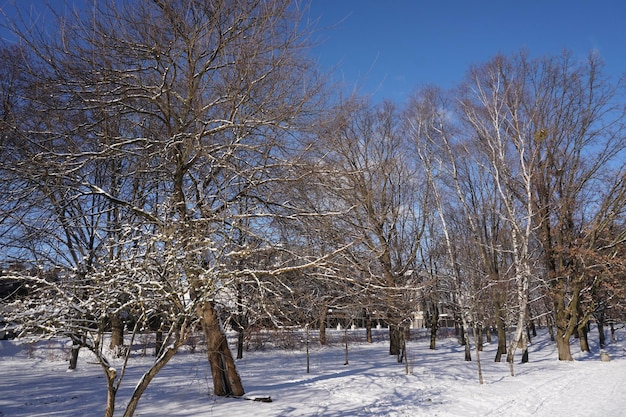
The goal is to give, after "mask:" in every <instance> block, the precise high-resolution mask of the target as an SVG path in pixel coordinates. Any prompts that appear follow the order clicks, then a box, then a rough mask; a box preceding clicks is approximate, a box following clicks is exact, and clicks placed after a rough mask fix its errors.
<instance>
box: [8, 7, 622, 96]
mask: <svg viewBox="0 0 626 417" xmlns="http://www.w3.org/2000/svg"><path fill="white" fill-rule="evenodd" d="M13 1H15V2H16V3H17V4H19V5H20V7H22V8H24V9H25V10H27V11H34V12H35V13H41V12H42V10H44V9H45V4H46V2H47V1H46V0H0V8H2V7H3V6H6V5H8V4H10V3H11V2H13ZM49 1H50V3H51V4H53V5H55V7H59V6H60V7H63V4H64V3H66V0H49ZM310 1H311V3H310V9H309V13H308V18H309V19H310V20H311V21H316V20H317V28H318V30H319V32H318V33H317V34H316V36H317V38H316V40H317V41H318V42H319V43H320V44H319V45H318V46H317V47H315V48H314V49H313V50H312V51H311V54H312V56H313V57H314V58H315V59H317V60H318V61H319V63H320V65H321V66H322V68H323V69H324V70H325V71H329V70H331V69H334V72H333V78H334V80H336V81H341V82H343V83H345V85H346V88H353V87H355V86H358V87H359V88H360V91H361V92H362V93H364V94H371V95H373V97H374V99H375V100H380V99H382V98H388V99H391V100H394V101H397V102H402V101H403V100H404V99H405V98H406V97H407V95H408V94H410V92H411V91H413V90H414V89H415V88H417V87H419V86H421V85H429V84H434V85H437V86H440V87H442V88H450V87H453V86H455V85H456V84H458V82H459V81H460V80H461V79H462V78H463V76H464V74H465V72H466V71H467V69H468V68H469V66H470V65H471V64H480V63H482V62H485V61H486V60H488V59H490V58H491V57H493V56H495V55H496V54H497V53H504V54H511V53H514V52H517V51H520V50H521V49H522V48H525V49H527V50H528V52H529V53H530V54H531V56H540V55H546V54H550V55H555V54H559V53H561V51H562V50H563V49H568V50H570V51H572V52H573V53H574V54H575V55H576V56H579V57H581V59H582V58H584V57H585V56H586V55H587V54H588V53H589V51H590V50H592V49H594V50H597V51H599V53H600V56H601V57H602V58H603V59H604V61H605V63H606V65H607V66H606V70H607V72H608V73H610V74H611V75H613V76H618V75H620V74H622V73H625V72H626V0H517V1H514V0H499V1H495V0H474V1H469V0H310ZM73 3H74V4H82V3H83V1H82V0H67V4H70V5H71V4H73ZM5 10H8V9H5ZM47 17H48V18H50V16H47Z"/></svg>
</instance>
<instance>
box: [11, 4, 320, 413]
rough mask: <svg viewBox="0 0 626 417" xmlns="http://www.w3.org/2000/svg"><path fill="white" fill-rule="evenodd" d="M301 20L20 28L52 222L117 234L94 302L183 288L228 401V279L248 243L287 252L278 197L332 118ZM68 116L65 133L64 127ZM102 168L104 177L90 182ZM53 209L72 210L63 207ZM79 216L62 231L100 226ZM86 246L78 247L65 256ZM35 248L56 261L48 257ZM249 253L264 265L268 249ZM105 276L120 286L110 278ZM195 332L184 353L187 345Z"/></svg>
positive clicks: (174, 303)
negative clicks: (278, 239) (316, 130)
mask: <svg viewBox="0 0 626 417" xmlns="http://www.w3.org/2000/svg"><path fill="white" fill-rule="evenodd" d="M299 12H300V10H299V9H298V7H294V5H293V4H292V3H291V2H288V1H280V0H276V1H270V2H257V1H241V2H230V1H215V2H204V1H191V2H186V1H185V2H183V1H174V2H162V1H156V0H155V1H149V0H145V1H144V0H138V1H129V2H121V3H120V2H114V1H105V2H94V3H93V5H92V7H90V9H89V13H86V14H81V11H77V12H76V14H75V15H72V16H68V17H63V16H58V17H59V19H60V21H59V25H58V27H59V28H60V29H59V32H58V33H56V34H55V37H50V36H49V35H48V33H49V32H48V31H47V30H45V31H44V30H41V31H37V30H35V31H27V30H21V28H20V26H19V24H16V25H15V26H14V30H15V32H16V34H17V35H18V36H19V37H20V39H21V42H22V44H23V45H24V48H25V50H27V55H28V57H29V58H28V62H26V61H24V62H25V63H24V65H23V69H24V70H25V72H26V73H27V74H28V76H29V77H31V79H32V82H33V84H32V85H33V86H37V88H38V90H33V91H32V97H33V98H32V100H31V101H30V104H31V105H32V112H31V114H30V119H24V120H26V121H29V120H30V121H31V125H30V126H29V125H25V126H22V128H21V131H22V132H23V138H26V139H27V141H26V143H27V144H29V145H32V146H33V148H34V149H35V150H33V151H32V152H30V155H31V156H32V157H34V158H40V159H41V161H43V162H42V163H40V164H38V165H37V166H38V167H41V171H40V172H36V173H35V174H33V175H35V179H36V180H38V181H40V182H41V184H42V186H43V187H50V186H51V184H55V185H58V194H52V193H47V194H45V197H46V198H47V201H44V200H42V205H41V210H42V211H41V212H40V214H43V210H48V211H50V210H53V211H54V210H56V211H57V212H58V211H59V207H60V208H62V209H65V205H66V204H67V202H68V201H66V200H64V199H65V198H68V197H69V198H70V200H69V201H70V202H71V203H72V204H75V206H72V207H82V208H83V209H84V210H87V211H89V213H92V217H91V218H93V216H96V215H97V216H99V217H98V221H96V222H95V227H94V228H93V230H94V233H95V230H96V229H98V231H99V232H100V231H105V233H102V234H93V235H89V236H99V237H101V236H105V240H103V241H102V242H101V245H100V248H103V249H104V250H105V252H106V253H108V256H106V255H105V256H99V255H101V254H100V252H99V251H98V250H97V248H95V247H94V248H93V253H94V254H97V255H98V263H97V265H96V264H94V265H93V268H92V269H89V270H87V271H86V273H85V274H83V275H81V277H84V278H85V279H89V280H91V281H90V282H91V284H90V285H89V286H88V287H85V288H86V289H87V290H88V294H87V296H86V298H85V300H86V301H87V300H89V301H90V302H103V301H102V300H101V298H100V297H106V300H107V302H109V303H112V302H113V299H111V298H110V297H109V295H110V294H107V293H106V292H103V291H102V290H101V286H104V285H108V283H109V281H108V279H120V280H123V281H124V280H125V282H128V285H130V286H131V287H132V285H136V287H134V290H140V293H141V294H143V295H144V296H146V297H147V299H145V300H143V303H144V304H149V302H150V297H153V296H154V294H155V292H154V291H144V288H147V287H149V286H150V284H149V283H158V284H154V285H158V286H164V285H165V284H166V283H167V285H165V286H164V287H162V288H161V289H162V290H167V291H171V292H168V293H167V294H169V295H168V296H167V297H165V301H163V302H164V303H166V304H167V305H168V308H169V310H168V311H170V312H171V314H173V316H172V317H171V318H169V320H168V322H169V323H179V325H180V323H183V322H184V323H185V328H186V329H193V325H194V323H199V324H200V325H201V327H202V329H203V330H204V334H205V337H206V341H207V349H208V356H209V358H208V359H209V362H210V364H211V370H212V376H213V383H214V393H215V394H216V395H242V394H243V393H244V390H243V385H242V383H241V380H240V378H239V376H238V374H237V371H236V367H235V363H234V361H233V358H232V356H231V353H230V350H229V347H228V344H227V341H226V337H225V333H224V329H223V328H222V326H221V324H220V321H219V317H218V314H217V310H216V302H217V300H219V299H220V297H228V296H229V294H231V293H230V292H227V291H226V289H229V288H231V286H232V285H234V284H235V283H236V279H234V278H236V276H237V275H236V274H233V270H232V269H229V268H228V267H226V266H227V265H234V263H233V262H230V259H231V258H241V256H242V255H246V250H245V247H243V246H240V247H242V248H243V249H242V250H233V249H235V247H236V245H237V244H240V243H241V242H242V241H241V240H240V237H239V234H238V233H239V232H241V231H243V232H245V233H248V234H252V235H253V236H255V237H261V239H262V240H265V241H266V242H268V243H272V242H275V239H274V238H273V236H268V235H266V234H265V233H267V232H268V229H267V224H268V219H270V218H271V217H272V216H275V215H276V214H275V213H276V210H272V209H271V208H275V207H279V206H281V205H284V201H278V200H274V197H275V196H274V195H273V192H272V190H273V187H274V185H275V184H279V183H283V182H286V181H292V180H294V179H295V178H300V177H301V176H302V173H300V172H298V161H300V160H301V159H302V158H303V155H304V153H306V149H307V143H306V135H307V129H308V127H309V126H311V125H312V124H313V121H314V120H316V118H318V117H319V116H320V115H322V114H323V112H321V107H320V106H319V104H320V103H321V101H320V98H321V92H322V91H323V90H322V83H321V82H320V79H319V77H318V75H317V74H316V73H315V69H314V66H313V64H312V62H311V61H310V60H309V59H308V58H307V57H306V56H305V54H304V47H305V46H306V43H307V38H306V34H307V30H308V29H306V28H304V29H301V28H300V27H298V22H299V21H300V19H299ZM40 93H45V94H43V95H42V94H40ZM38 97H39V98H40V97H47V98H49V99H46V100H41V99H38ZM61 114H63V115H64V116H63V117H65V119H64V120H65V121H64V123H61V124H57V123H56V122H57V121H58V120H59V119H55V117H61ZM70 116H71V117H70ZM36 118H40V119H36ZM38 120H42V121H43V123H45V127H42V126H43V125H36V123H38ZM3 129H4V127H3ZM25 162H26V161H24V163H25ZM44 162H45V163H47V165H45V164H44ZM103 166H104V167H105V168H102V172H103V173H104V174H105V177H104V180H102V181H100V180H98V179H97V178H96V177H94V176H92V175H86V174H87V173H89V172H91V169H94V168H96V167H97V168H98V169H99V168H100V167H103ZM3 167H6V165H4V166H3ZM107 167H108V168H107ZM18 175H22V176H23V175H26V176H27V177H28V175H31V174H30V173H28V172H27V171H23V170H22V171H19V172H18ZM31 177H32V175H31ZM68 190H70V191H71V194H67V192H68ZM13 196H16V194H13ZM53 196H57V197H56V199H57V201H58V204H59V205H57V206H55V205H54V204H50V201H49V200H50V198H52V197H53ZM25 197H28V195H26V196H25ZM89 199H91V202H90V203H87V204H85V203H84V201H85V200H89ZM244 200H245V201H246V202H248V203H246V204H243V203H242V202H243V201H244ZM12 201H15V203H14V204H17V202H19V203H20V204H22V203H25V202H27V201H28V200H27V199H26V198H21V197H20V198H17V197H16V198H14V200H12ZM95 202H102V204H103V206H102V207H103V208H102V209H100V206H98V205H97V204H96V203H95ZM104 202H106V203H104ZM3 203H4V202H3ZM81 203H82V204H81ZM6 204H8V205H10V204H13V203H11V202H7V203H6ZM98 204H99V203H98ZM72 216H73V217H72V218H71V222H70V221H69V220H68V218H67V216H57V218H58V219H61V220H63V219H65V220H67V221H68V226H67V230H72V231H75V230H76V229H75V226H76V224H75V223H76V222H83V221H84V222H87V223H89V217H85V213H81V212H76V213H74V212H73V213H72ZM243 220H245V221H243ZM20 224H23V223H20ZM241 224H245V227H240V226H238V225H241ZM234 231H238V232H237V233H234ZM32 232H36V233H42V232H41V230H40V229H37V228H33V229H31V230H30V231H24V232H23V233H22V236H21V237H22V238H23V239H22V241H23V242H26V243H25V245H26V244H31V242H34V240H33V239H32V238H31V237H32V236H33V235H32ZM87 237H88V236H87ZM73 243H74V241H73V240H72V238H71V237H70V238H68V239H66V247H67V245H70V244H73ZM29 249H32V250H33V251H36V252H37V251H38V253H39V254H41V253H42V252H41V251H42V246H31V247H30V248H29ZM257 250H260V251H263V250H266V248H265V247H264V245H260V246H258V249H257ZM60 252H61V253H72V252H65V251H64V250H60ZM292 254H293V253H292ZM81 255H82V254H77V255H76V258H77V259H79V260H80V264H81V265H82V264H83V263H84V256H81ZM247 256H249V257H250V258H251V259H253V258H254V250H253V251H251V252H249V253H248V254H247ZM155 260H159V261H160V262H158V263H155ZM298 260H303V258H301V257H298V258H296V260H294V261H293V262H292V265H290V266H289V268H295V267H299V266H298V265H296V264H295V263H297V261H298ZM311 262H312V261H311V260H310V259H308V260H306V262H305V265H304V266H309V265H310V264H311ZM163 265H167V267H168V269H167V270H164V269H163ZM135 268H139V271H140V272H139V273H134V271H138V269H135ZM104 271H106V272H107V273H108V274H110V275H109V276H108V278H107V280H105V281H99V280H97V279H95V277H96V276H97V277H100V276H101V274H103V273H104ZM131 272H132V273H131ZM261 272H262V273H266V274H269V275H272V276H278V275H280V274H281V273H284V272H285V269H284V268H283V269H281V267H280V266H277V265H271V267H270V269H269V270H266V271H261ZM244 274H245V275H246V276H255V273H254V271H251V270H250V269H247V270H246V271H244ZM129 276H130V277H134V278H132V279H130V278H129ZM129 281H130V282H129ZM144 281H145V282H144ZM59 291H61V289H59ZM89 291H90V292H89ZM221 291H224V293H223V295H222V293H221ZM168 297H169V298H168ZM180 297H182V300H190V302H185V303H182V302H181V298H180ZM185 297H188V298H185ZM124 299H125V297H122V298H121V299H120V300H124ZM131 299H132V300H135V302H136V303H139V302H140V300H137V299H136V298H133V297H131ZM115 302H117V303H118V304H119V300H118V301H115ZM154 303H155V304H154V306H153V307H154V308H156V306H157V305H159V303H158V300H154ZM109 305H111V304H109ZM122 308H123V306H121V305H118V306H117V307H115V309H114V310H112V311H109V313H108V314H112V313H118V312H120V311H122ZM145 308H146V309H148V310H149V306H146V307H145ZM190 311H191V312H193V314H194V316H195V318H191V316H190V315H189V314H190ZM146 314H147V313H146ZM113 317H114V316H113ZM182 318H184V319H185V320H181V319H182ZM180 330H181V332H180V334H181V336H180V339H178V341H179V342H180V341H182V340H183V339H184V335H185V334H186V332H185V331H182V328H181V329H180ZM176 345H178V344H176ZM170 352H171V351H169V350H167V355H166V356H165V357H163V358H164V359H167V358H169V357H170V356H169V354H170ZM174 352H175V349H174ZM103 363H104V362H103ZM159 363H160V364H161V363H162V362H159ZM107 378H108V381H111V378H109V377H108V376H107ZM109 386H110V387H111V384H109ZM142 387H145V385H142ZM110 392H114V390H110ZM138 394H139V395H138V396H137V397H134V398H133V401H131V404H130V405H129V407H128V408H127V411H126V413H127V415H131V414H132V413H133V412H134V407H136V405H137V401H138V398H139V396H140V394H141V393H140V392H139V393H138ZM109 405H110V407H109V409H108V410H107V413H108V414H112V413H113V405H114V404H113V402H111V403H110V404H109Z"/></svg>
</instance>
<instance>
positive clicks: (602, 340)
mask: <svg viewBox="0 0 626 417" xmlns="http://www.w3.org/2000/svg"><path fill="white" fill-rule="evenodd" d="M596 323H597V324H598V338H599V340H598V341H599V343H600V349H604V348H605V347H606V336H605V334H604V313H600V314H598V317H597V318H596Z"/></svg>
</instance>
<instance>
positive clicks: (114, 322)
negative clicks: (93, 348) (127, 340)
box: [109, 313, 124, 357]
mask: <svg viewBox="0 0 626 417" xmlns="http://www.w3.org/2000/svg"><path fill="white" fill-rule="evenodd" d="M109 319H110V320H111V343H109V349H111V351H112V352H113V355H114V356H116V357H120V356H122V355H123V353H124V352H123V351H122V347H123V346H124V322H123V321H122V319H121V318H120V315H119V314H118V313H114V314H111V315H109Z"/></svg>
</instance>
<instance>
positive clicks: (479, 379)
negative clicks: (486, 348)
mask: <svg viewBox="0 0 626 417" xmlns="http://www.w3.org/2000/svg"><path fill="white" fill-rule="evenodd" d="M480 329H482V326H478V325H476V326H474V344H475V345H476V364H477V366H478V383H479V384H480V385H482V384H483V368H482V366H481V364H480V352H481V351H482V349H478V340H477V339H478V338H479V335H478V333H479V330H480Z"/></svg>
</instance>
